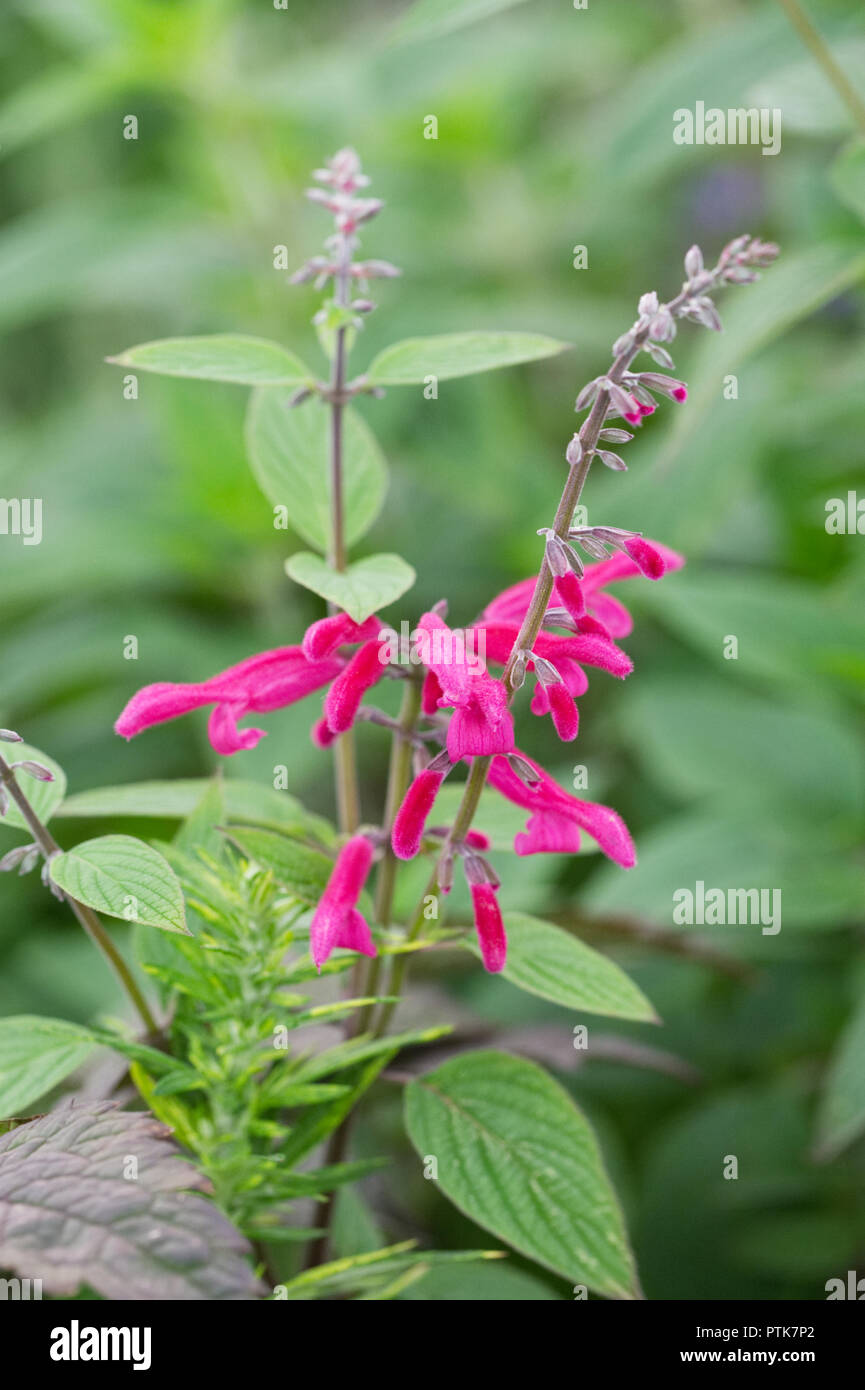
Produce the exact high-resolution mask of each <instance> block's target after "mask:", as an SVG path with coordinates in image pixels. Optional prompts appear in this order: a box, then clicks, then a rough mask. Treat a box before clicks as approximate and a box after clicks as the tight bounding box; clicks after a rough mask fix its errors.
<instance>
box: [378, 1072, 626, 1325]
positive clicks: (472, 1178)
mask: <svg viewBox="0 0 865 1390" xmlns="http://www.w3.org/2000/svg"><path fill="white" fill-rule="evenodd" d="M405 1114H406V1125H407V1128H408V1132H409V1135H410V1137H411V1141H412V1143H413V1144H414V1146H415V1148H416V1150H417V1152H418V1153H419V1154H420V1155H421V1156H422V1157H426V1156H427V1155H432V1156H434V1157H435V1158H436V1159H437V1163H438V1181H439V1183H440V1185H441V1188H442V1191H443V1192H444V1193H445V1194H446V1195H447V1196H448V1197H449V1198H450V1200H451V1201H452V1202H453V1203H454V1204H455V1205H456V1206H457V1207H459V1209H460V1210H461V1211H463V1212H465V1214H466V1215H467V1216H468V1217H470V1219H471V1220H472V1221H476V1222H477V1223H478V1224H479V1225H481V1226H483V1227H485V1228H486V1229H487V1230H489V1231H492V1232H493V1233H494V1234H495V1235H497V1236H499V1237H500V1238H501V1239H502V1240H505V1241H507V1242H508V1244H509V1245H512V1246H513V1247H514V1248H515V1249H517V1250H520V1251H522V1253H523V1254H524V1255H528V1257H529V1258H530V1259H532V1260H536V1261H537V1262H538V1263H539V1264H541V1265H544V1266H545V1267H546V1268H547V1269H551V1270H553V1271H554V1272H555V1273H556V1274H562V1275H564V1277H565V1278H566V1279H569V1280H570V1281H571V1283H573V1284H586V1285H587V1286H588V1287H589V1288H591V1289H593V1290H594V1291H595V1292H596V1293H600V1294H605V1295H607V1296H608V1297H611V1298H634V1297H637V1296H638V1287H637V1282H636V1272H635V1269H634V1264H633V1259H632V1256H631V1252H630V1250H629V1248H628V1242H627V1237H626V1234H625V1226H624V1221H623V1218H622V1213H621V1211H620V1209H619V1205H618V1202H617V1200H616V1196H615V1193H614V1191H613V1189H612V1187H611V1185H610V1181H609V1179H608V1177H607V1175H606V1173H605V1171H604V1167H603V1163H602V1160H601V1155H600V1152H599V1150H598V1146H597V1142H596V1140H595V1136H594V1133H593V1132H592V1129H591V1127H590V1126H589V1124H588V1122H587V1121H586V1119H585V1118H584V1116H583V1115H582V1114H581V1113H580V1111H579V1110H578V1109H577V1108H576V1106H575V1105H574V1104H573V1102H572V1101H571V1099H570V1097H569V1096H568V1095H567V1093H566V1092H565V1091H563V1090H562V1088H561V1087H560V1086H559V1085H557V1083H556V1082H555V1081H553V1080H552V1078H551V1077H549V1076H548V1075H547V1074H546V1072H544V1071H542V1070H541V1068H540V1067H536V1066H535V1065H534V1064H533V1063H532V1062H527V1061H525V1060H522V1059H520V1058H517V1057H510V1056H507V1055H506V1054H505V1053H502V1052H470V1053H465V1054H464V1055H463V1056H461V1057H457V1058H455V1059H454V1060H453V1061H450V1062H445V1064H444V1065H443V1066H441V1067H439V1068H438V1069H437V1070H436V1071H433V1072H429V1073H427V1074H426V1075H425V1076H422V1077H419V1078H418V1080H416V1081H412V1082H411V1084H410V1085H409V1086H407V1087H406V1094H405Z"/></svg>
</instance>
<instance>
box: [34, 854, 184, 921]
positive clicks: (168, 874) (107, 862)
mask: <svg viewBox="0 0 865 1390" xmlns="http://www.w3.org/2000/svg"><path fill="white" fill-rule="evenodd" d="M50 873H51V878H52V880H53V881H54V883H56V884H57V887H58V888H62V889H63V891H64V893H68V894H69V895H70V897H72V898H75V900H76V901H77V902H80V903H85V904H86V905H87V906H88V907H93V908H95V909H96V910H97V911H98V912H107V913H108V914H109V915H110V916H112V917H122V918H123V919H124V921H127V922H140V923H142V924H143V925H144V926H149V927H161V928H162V930H163V931H172V932H180V933H181V934H182V935H183V936H191V935H192V933H191V932H190V931H189V929H188V928H187V926H186V913H185V910H184V906H183V890H182V889H181V887H180V882H179V880H178V878H177V875H176V874H175V872H174V870H173V869H172V868H171V865H170V864H168V863H167V862H166V860H165V859H163V857H162V855H161V854H159V852H158V851H157V850H155V849H151V847H150V845H145V844H144V843H143V842H142V841H141V840H136V839H135V838H134V836H132V835H100V836H99V837H98V839H95V840H85V841H84V842H83V844H80V845H76V846H75V849H72V850H69V851H67V852H66V853H63V854H58V855H55V857H54V858H53V859H52V860H51V861H50Z"/></svg>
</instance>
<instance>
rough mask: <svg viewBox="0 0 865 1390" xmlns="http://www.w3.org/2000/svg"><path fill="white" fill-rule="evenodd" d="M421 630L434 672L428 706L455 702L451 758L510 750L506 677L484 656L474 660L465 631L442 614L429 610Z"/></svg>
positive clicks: (429, 666) (421, 649) (424, 653)
mask: <svg viewBox="0 0 865 1390" xmlns="http://www.w3.org/2000/svg"><path fill="white" fill-rule="evenodd" d="M418 632H419V634H420V636H421V640H420V643H419V654H420V657H421V660H422V661H423V664H424V665H425V666H426V667H427V670H428V671H429V673H430V676H429V677H428V679H427V681H426V683H425V691H424V699H425V709H427V711H429V709H430V706H431V705H432V706H433V707H439V708H440V707H447V706H453V710H454V712H453V715H452V716H451V720H450V723H449V725H448V732H447V748H448V756H449V757H450V760H451V762H452V763H457V762H459V761H460V759H461V758H472V757H483V756H485V755H487V754H493V753H509V752H510V750H511V749H512V748H513V746H514V721H513V718H512V717H511V713H510V711H509V709H508V698H507V693H506V691H505V688H504V686H503V685H502V683H501V681H498V680H495V679H494V678H493V677H492V676H491V675H490V674H489V672H488V671H487V670H486V668H485V666H484V665H483V664H482V663H481V662H480V661H479V660H477V659H475V660H473V661H470V660H469V655H468V652H467V649H466V642H465V635H464V634H463V633H461V632H453V631H451V629H450V628H449V627H448V625H447V623H445V622H444V620H443V619H442V618H440V617H439V615H438V614H437V613H424V614H423V616H422V617H421V619H420V622H419V623H418ZM433 680H434V681H435V682H436V683H437V685H434V684H433Z"/></svg>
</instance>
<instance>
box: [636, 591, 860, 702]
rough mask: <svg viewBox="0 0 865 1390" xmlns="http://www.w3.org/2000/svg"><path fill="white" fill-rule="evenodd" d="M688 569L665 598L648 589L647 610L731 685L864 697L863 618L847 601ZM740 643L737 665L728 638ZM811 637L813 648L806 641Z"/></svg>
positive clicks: (644, 594) (643, 599)
mask: <svg viewBox="0 0 865 1390" xmlns="http://www.w3.org/2000/svg"><path fill="white" fill-rule="evenodd" d="M759 579H760V582H759V584H757V583H755V582H754V577H753V576H752V575H751V574H748V573H731V572H729V571H712V570H696V571H693V572H692V571H691V570H689V569H686V570H685V571H684V572H683V573H682V574H681V575H678V574H677V575H676V576H675V582H673V583H671V584H670V586H669V587H668V588H665V587H664V586H663V585H659V586H658V589H663V593H659V592H658V589H656V588H655V586H651V587H650V586H649V585H646V586H645V589H644V590H643V591H642V592H641V602H642V603H643V604H644V605H645V606H646V607H648V608H651V610H652V612H653V613H657V616H658V618H659V620H660V621H662V622H663V623H664V624H665V625H666V626H669V627H671V628H672V629H673V630H674V631H676V632H678V633H679V634H681V636H682V637H684V638H685V640H686V641H688V642H691V643H693V644H694V645H695V646H696V647H698V648H699V650H700V651H702V652H704V653H705V655H706V656H707V657H708V658H709V660H710V661H712V662H713V663H714V665H715V667H716V668H717V669H718V670H719V671H723V672H724V675H725V677H727V678H729V675H730V668H731V666H735V668H736V674H737V675H738V676H741V677H742V678H743V679H755V680H759V681H772V682H780V683H781V684H782V685H783V686H784V688H785V690H786V689H787V688H789V687H790V686H791V685H792V686H794V687H796V688H797V689H798V690H799V691H800V693H801V694H803V695H809V696H810V694H811V692H812V691H813V690H814V688H815V684H816V685H818V686H820V685H823V686H824V685H825V684H826V681H827V678H828V679H830V680H832V681H834V682H837V683H838V684H839V685H840V686H842V687H843V688H844V689H845V690H847V691H848V692H849V693H850V694H855V695H858V696H859V698H860V699H861V698H862V696H863V695H865V656H863V647H865V618H863V615H862V613H861V611H860V606H858V605H856V604H855V603H852V602H851V601H850V600H849V599H848V598H845V596H844V595H843V594H838V595H830V594H827V593H826V591H825V590H820V589H818V588H816V586H814V585H812V584H807V583H804V582H803V581H802V580H792V579H781V578H778V577H777V576H775V575H771V574H766V573H760V576H759ZM727 633H731V634H735V636H736V637H737V639H738V644H739V645H738V658H737V660H736V661H735V662H731V661H727V660H725V658H724V638H725V634H727ZM803 633H807V634H808V639H807V641H803V637H802V634H803Z"/></svg>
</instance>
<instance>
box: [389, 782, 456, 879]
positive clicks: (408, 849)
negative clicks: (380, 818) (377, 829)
mask: <svg viewBox="0 0 865 1390" xmlns="http://www.w3.org/2000/svg"><path fill="white" fill-rule="evenodd" d="M444 779H445V774H444V773H443V772H431V771H430V770H429V768H424V770H423V772H419V773H418V775H417V777H415V779H414V781H413V782H412V784H411V786H410V787H409V789H408V791H407V792H406V794H405V796H404V798H403V803H402V805H401V806H400V808H399V810H398V811H397V813H396V817H395V819H394V823H393V832H392V834H391V844H392V846H393V852H394V854H395V855H396V857H397V859H414V857H415V855H416V854H417V853H418V851H419V849H420V846H421V840H422V839H423V832H424V826H425V825H426V822H427V818H428V816H429V813H430V811H431V810H432V808H433V803H434V801H435V799H436V797H437V796H438V790H439V787H440V786H441V784H442V782H443V781H444Z"/></svg>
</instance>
